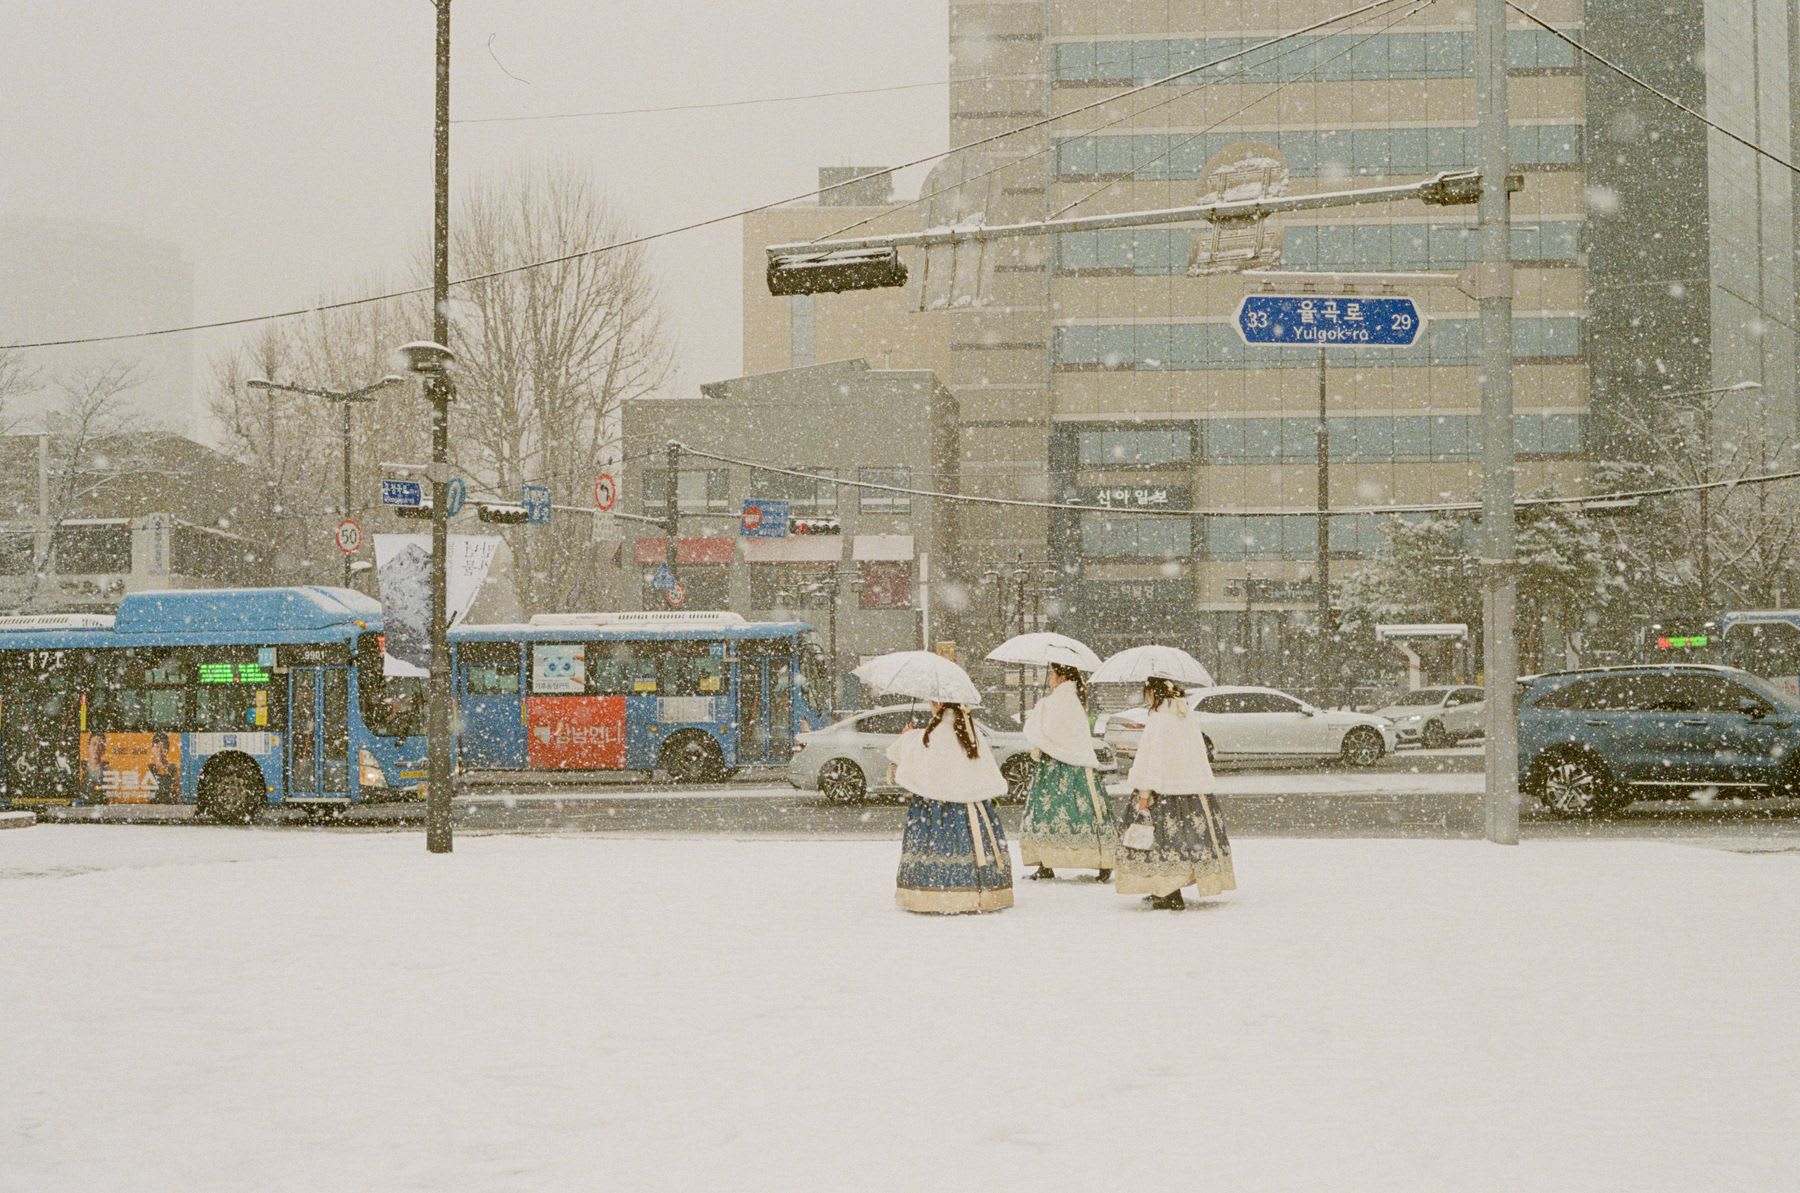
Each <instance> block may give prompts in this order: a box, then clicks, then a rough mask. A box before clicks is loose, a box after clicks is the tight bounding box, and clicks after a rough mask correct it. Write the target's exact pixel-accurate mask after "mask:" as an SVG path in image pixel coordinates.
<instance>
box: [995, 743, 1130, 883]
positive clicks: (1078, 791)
mask: <svg viewBox="0 0 1800 1193" xmlns="http://www.w3.org/2000/svg"><path fill="white" fill-rule="evenodd" d="M1118 844H1119V830H1118V826H1117V824H1116V823H1115V822H1114V819H1113V815H1112V811H1111V808H1110V806H1109V805H1108V803H1107V800H1106V788H1105V787H1103V786H1101V784H1100V779H1099V777H1098V776H1096V775H1095V774H1094V772H1093V771H1092V770H1089V769H1088V768H1087V767H1085V766H1070V765H1069V764H1068V763H1066V762H1058V761H1057V760H1056V759H1054V758H1051V757H1050V756H1049V755H1045V756H1044V757H1042V758H1039V759H1038V761H1037V774H1036V775H1034V776H1033V778H1032V780H1031V792H1030V794H1028V795H1027V796H1026V797H1025V824H1024V827H1023V828H1022V829H1021V830H1020V834H1019V859H1020V860H1021V861H1023V862H1024V863H1025V864H1026V865H1027V866H1049V867H1051V868H1052V869H1055V868H1056V867H1058V866H1071V867H1074V868H1075V869H1091V870H1110V869H1112V867H1113V854H1114V851H1115V850H1116V849H1117V848H1118Z"/></svg>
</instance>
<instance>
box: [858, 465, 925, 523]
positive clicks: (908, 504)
mask: <svg viewBox="0 0 1800 1193" xmlns="http://www.w3.org/2000/svg"><path fill="white" fill-rule="evenodd" d="M856 479H857V480H859V481H862V482H864V483H865V484H871V485H898V486H900V487H901V488H911V487H912V469H910V468H858V469H857V470H856ZM857 494H858V496H857V508H858V509H859V510H861V511H862V512H863V513H865V514H909V513H911V512H912V495H911V494H910V493H890V492H887V491H886V490H883V489H859V490H857Z"/></svg>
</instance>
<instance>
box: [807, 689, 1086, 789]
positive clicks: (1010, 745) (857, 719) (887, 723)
mask: <svg viewBox="0 0 1800 1193" xmlns="http://www.w3.org/2000/svg"><path fill="white" fill-rule="evenodd" d="M930 719H931V709H930V707H929V706H927V705H924V704H891V705H887V706H885V707H882V708H873V709H869V710H867V711H865V712H859V713H852V714H851V715H850V716H848V717H845V718H844V719H843V720H841V721H837V722H835V723H833V724H830V725H827V726H825V727H824V728H823V729H814V730H812V731H811V732H810V733H801V734H797V735H796V736H795V738H794V756H793V758H792V760H791V761H790V762H789V763H788V774H787V777H788V782H789V783H791V784H792V785H793V786H795V787H798V788H800V789H802V790H812V791H820V792H823V793H824V795H825V798H826V799H828V800H830V801H832V802H833V803H854V802H856V801H857V800H860V799H862V798H863V797H864V796H866V795H868V794H869V793H870V792H871V791H875V792H881V793H884V794H891V793H893V792H896V791H898V790H899V788H897V787H891V786H889V784H888V781H887V772H888V759H887V749H888V747H889V746H890V745H892V744H893V743H894V739H895V738H897V737H899V736H900V734H902V733H904V732H905V731H906V730H907V729H910V728H912V727H913V726H915V725H918V726H923V725H925V724H926V723H927V722H928V721H929V720H930ZM975 721H976V723H977V724H979V725H980V726H981V731H982V733H984V734H985V735H986V736H987V739H988V747H989V748H990V749H992V750H993V751H994V758H995V760H996V761H998V762H999V763H1000V773H1001V774H1003V775H1005V776H1006V783H1007V787H1008V792H1007V798H1008V799H1011V800H1021V799H1024V798H1025V792H1026V790H1027V788H1029V786H1030V784H1031V776H1032V769H1033V768H1032V761H1031V745H1030V743H1028V742H1027V741H1026V740H1025V734H1024V731H1023V730H1022V729H1021V728H1020V726H1019V723H1018V722H1017V721H1015V720H1014V719H1013V718H1012V717H1010V716H1008V715H1006V714H1005V713H1002V712H999V711H997V710H993V709H987V708H979V709H976V710H975ZM945 728H946V729H947V728H948V726H945ZM940 732H942V730H940ZM1099 753H1100V769H1101V770H1102V771H1105V770H1108V769H1109V768H1110V767H1111V763H1112V755H1111V752H1110V751H1108V750H1106V749H1105V748H1104V747H1101V748H1100V750H1099Z"/></svg>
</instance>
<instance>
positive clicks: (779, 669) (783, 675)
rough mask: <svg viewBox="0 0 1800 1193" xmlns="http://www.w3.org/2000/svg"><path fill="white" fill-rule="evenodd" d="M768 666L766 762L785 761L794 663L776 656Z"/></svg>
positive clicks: (791, 719)
mask: <svg viewBox="0 0 1800 1193" xmlns="http://www.w3.org/2000/svg"><path fill="white" fill-rule="evenodd" d="M768 668H769V687H768V693H769V761H771V762H778V763H782V764H784V765H785V764H786V762H787V760H788V758H789V757H790V756H791V755H792V754H793V752H794V665H793V661H792V660H790V659H788V658H785V657H782V656H777V657H775V658H772V659H770V660H769V661H768Z"/></svg>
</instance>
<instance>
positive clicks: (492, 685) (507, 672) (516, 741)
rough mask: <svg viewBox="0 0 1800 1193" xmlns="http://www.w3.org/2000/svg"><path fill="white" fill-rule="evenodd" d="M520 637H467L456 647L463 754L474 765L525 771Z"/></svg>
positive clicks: (463, 760) (465, 762)
mask: <svg viewBox="0 0 1800 1193" xmlns="http://www.w3.org/2000/svg"><path fill="white" fill-rule="evenodd" d="M521 653H522V652H521V646H520V644H519V643H517V642H464V643H462V644H460V645H459V646H457V648H456V684H457V687H456V707H457V711H458V713H459V714H460V715H461V723H462V734H461V737H460V738H459V740H458V742H457V749H458V754H457V757H458V759H459V760H460V761H461V764H462V765H463V766H464V767H466V768H467V769H469V770H524V769H525V767H526V765H527V758H526V746H525V692H524V684H523V682H522V677H521V673H520V665H519V660H520V656H521Z"/></svg>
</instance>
